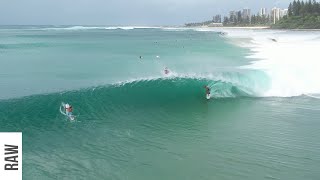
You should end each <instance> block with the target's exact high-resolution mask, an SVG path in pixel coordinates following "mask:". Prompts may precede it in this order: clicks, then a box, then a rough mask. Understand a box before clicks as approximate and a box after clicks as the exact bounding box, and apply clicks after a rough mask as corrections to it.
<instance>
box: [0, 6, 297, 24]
mask: <svg viewBox="0 0 320 180" xmlns="http://www.w3.org/2000/svg"><path fill="white" fill-rule="evenodd" d="M289 2H291V0H263V1H257V0H0V24H2V25H19V24H25V25H30V24H32V25H39V24H44V25H72V24H74V25H75V24H77V25H181V24H184V23H185V22H195V21H203V20H209V19H211V17H212V16H213V15H215V14H222V15H224V14H227V13H228V12H229V11H230V10H238V9H242V8H251V9H252V11H253V12H255V13H256V12H258V10H259V8H260V7H266V8H268V9H271V8H272V7H274V6H277V7H281V8H287V7H288V4H289Z"/></svg>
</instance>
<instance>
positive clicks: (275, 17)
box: [271, 7, 281, 24]
mask: <svg viewBox="0 0 320 180" xmlns="http://www.w3.org/2000/svg"><path fill="white" fill-rule="evenodd" d="M280 12H281V9H280V8H277V7H274V8H272V10H271V18H272V19H273V24H275V23H276V22H277V21H279V20H280V18H281V13H280Z"/></svg>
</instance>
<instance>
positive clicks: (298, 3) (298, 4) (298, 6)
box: [296, 0, 301, 16]
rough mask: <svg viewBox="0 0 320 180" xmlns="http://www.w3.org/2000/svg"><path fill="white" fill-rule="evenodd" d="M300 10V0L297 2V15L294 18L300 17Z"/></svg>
mask: <svg viewBox="0 0 320 180" xmlns="http://www.w3.org/2000/svg"><path fill="white" fill-rule="evenodd" d="M300 9H301V3H300V0H298V1H297V15H296V16H300Z"/></svg>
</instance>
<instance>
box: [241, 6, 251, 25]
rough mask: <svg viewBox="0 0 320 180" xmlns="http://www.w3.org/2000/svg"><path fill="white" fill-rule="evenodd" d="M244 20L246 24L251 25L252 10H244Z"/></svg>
mask: <svg viewBox="0 0 320 180" xmlns="http://www.w3.org/2000/svg"><path fill="white" fill-rule="evenodd" d="M242 19H243V20H244V22H247V23H250V22H251V10H250V9H243V10H242Z"/></svg>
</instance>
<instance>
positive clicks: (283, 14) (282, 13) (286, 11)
mask: <svg viewBox="0 0 320 180" xmlns="http://www.w3.org/2000/svg"><path fill="white" fill-rule="evenodd" d="M286 15H288V9H282V10H280V18H283V16H286Z"/></svg>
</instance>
